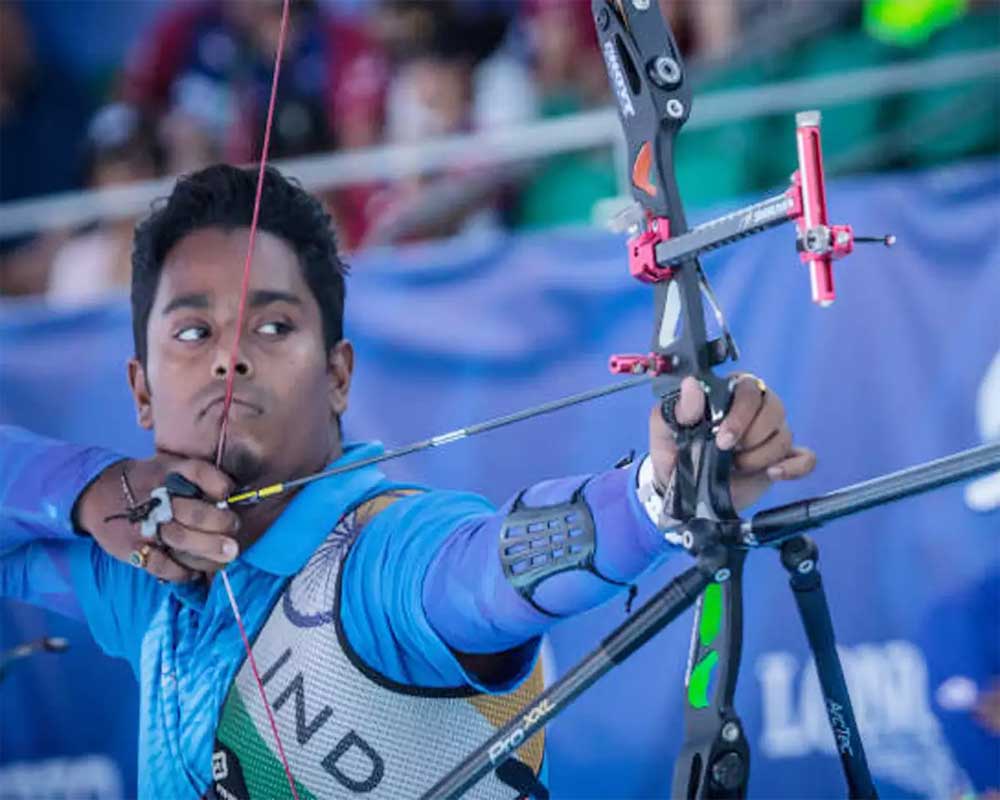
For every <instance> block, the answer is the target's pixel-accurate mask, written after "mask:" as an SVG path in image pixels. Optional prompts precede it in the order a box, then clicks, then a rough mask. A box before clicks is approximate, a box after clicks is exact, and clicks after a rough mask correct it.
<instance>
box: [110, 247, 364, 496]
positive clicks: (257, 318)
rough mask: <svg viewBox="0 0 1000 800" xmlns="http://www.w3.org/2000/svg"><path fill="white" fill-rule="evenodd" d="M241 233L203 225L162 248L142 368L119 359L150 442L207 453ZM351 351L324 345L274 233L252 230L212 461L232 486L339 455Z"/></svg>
mask: <svg viewBox="0 0 1000 800" xmlns="http://www.w3.org/2000/svg"><path fill="white" fill-rule="evenodd" d="M248 243H249V230H248V229H246V228H235V229H232V230H229V231H227V230H224V229H221V228H205V229H201V230H197V231H195V232H193V233H191V234H189V235H188V236H185V237H184V238H183V239H181V240H180V241H178V242H177V244H175V245H174V247H173V248H172V249H171V250H170V251H169V252H168V253H167V255H166V258H165V259H164V262H163V271H162V274H161V276H160V283H159V286H158V288H157V292H156V298H155V300H154V303H153V307H152V310H151V312H150V315H149V322H148V325H147V342H148V344H147V358H146V367H145V369H144V368H143V367H142V365H141V364H139V362H138V361H137V360H133V361H131V362H130V363H129V380H130V383H131V385H132V392H133V396H134V398H135V402H136V408H137V411H138V415H139V424H140V425H141V426H142V427H144V428H148V429H152V430H153V431H154V432H155V437H156V447H157V450H161V451H167V452H171V453H175V454H178V455H183V456H186V457H189V458H201V459H204V460H208V461H214V459H215V448H216V446H217V442H218V439H219V429H220V426H221V422H222V411H223V401H224V398H225V393H226V377H227V374H228V371H229V363H230V358H231V353H232V348H233V342H234V339H235V337H236V317H237V314H238V312H239V301H240V287H241V280H242V273H243V264H244V261H245V259H246V252H247V247H248ZM352 368H353V352H352V349H351V345H350V343H349V342H347V341H341V342H339V343H338V344H337V345H335V346H334V347H333V348H332V349H331V351H330V352H329V353H328V352H327V350H326V347H325V345H324V341H323V324H322V318H321V316H320V310H319V306H318V305H317V303H316V299H315V297H314V296H313V294H312V292H311V291H310V289H309V287H308V285H307V284H306V282H305V279H304V278H303V276H302V270H301V268H300V266H299V263H298V259H297V257H296V255H295V252H294V251H293V250H292V249H291V247H290V246H289V245H288V244H287V243H286V242H285V241H284V240H283V239H281V238H280V237H277V236H274V235H272V234H269V233H266V232H263V231H262V232H259V233H258V234H257V241H256V244H255V247H254V259H253V264H252V265H251V268H250V289H249V294H248V296H247V306H246V313H245V318H244V321H243V331H242V334H241V335H240V337H239V351H238V354H237V359H236V368H235V373H236V375H235V381H234V388H233V402H232V406H231V408H230V410H229V428H228V432H227V435H226V448H225V454H224V457H223V462H222V469H223V470H224V471H225V472H227V473H229V474H230V475H231V476H232V477H233V478H234V479H235V480H236V482H237V483H238V484H239V485H243V486H245V485H250V484H259V483H262V482H271V481H277V480H285V479H288V478H290V477H295V476H298V475H300V474H302V473H304V472H308V471H311V470H315V469H319V468H321V467H322V466H323V465H324V464H325V463H326V462H327V461H328V460H330V459H331V458H333V457H336V456H337V455H339V452H340V441H339V435H338V433H337V425H336V418H337V417H338V416H339V415H340V414H341V413H343V411H344V410H345V409H346V407H347V394H348V389H349V387H350V378H351V370H352Z"/></svg>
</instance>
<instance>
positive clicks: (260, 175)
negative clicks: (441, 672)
mask: <svg viewBox="0 0 1000 800" xmlns="http://www.w3.org/2000/svg"><path fill="white" fill-rule="evenodd" d="M289 5H290V0H283V2H282V6H281V30H280V31H279V33H278V47H277V50H276V51H275V55H274V73H273V75H272V78H271V98H270V100H269V101H268V104H267V121H266V123H265V125H264V142H263V145H262V146H261V153H260V169H259V170H258V172H257V194H256V196H255V197H254V203H253V217H252V219H251V220H250V237H249V243H248V244H247V258H246V262H245V263H244V265H243V282H242V285H241V287H240V306H239V311H238V312H237V314H236V335H235V336H234V337H233V349H232V352H231V353H230V354H229V371H228V372H227V373H226V399H225V401H224V402H223V404H222V425H221V427H220V429H219V444H218V447H217V448H216V450H215V466H216V467H220V466H222V454H223V452H224V450H225V448H226V434H227V433H228V431H229V409H230V406H231V405H232V402H233V387H234V383H235V380H236V360H237V358H239V350H240V337H241V335H242V333H243V318H244V315H245V314H246V305H247V295H248V294H249V293H250V264H251V262H252V261H253V248H254V242H255V241H256V239H257V221H258V220H259V219H260V202H261V196H262V194H263V191H264V170H265V168H266V167H267V152H268V148H269V147H270V145H271V125H272V123H273V122H274V106H275V101H276V100H277V97H278V77H279V75H280V74H281V57H282V53H283V52H284V49H285V33H286V31H287V29H288V9H289ZM219 574H220V575H221V576H222V583H223V584H224V585H225V587H226V594H227V595H228V596H229V605H230V607H231V608H232V609H233V616H234V617H235V618H236V626H237V627H238V628H239V631H240V637H241V638H242V639H243V649H244V650H246V654H247V661H248V662H249V664H250V670H251V672H253V677H254V681H256V683H257V689H258V690H259V692H260V699H261V700H262V701H263V703H264V709H265V710H266V711H267V719H268V722H270V723H271V733H273V734H274V742H275V744H276V745H277V747H278V756H279V757H280V758H281V766H282V767H283V768H284V770H285V777H286V778H287V779H288V788H289V789H290V790H291V792H292V797H294V798H295V800H299V793H298V791H297V790H296V788H295V779H294V778H293V777H292V769H291V767H290V766H289V765H288V757H287V756H286V755H285V748H284V746H283V745H282V744H281V736H280V735H279V734H278V723H277V722H276V721H275V719H274V711H273V710H272V709H271V704H270V703H269V702H268V701H267V694H266V693H265V691H264V682H263V681H262V680H261V678H260V671H259V670H258V669H257V661H256V659H255V658H254V657H253V648H252V647H251V646H250V639H249V637H248V636H247V632H246V628H245V627H244V625H243V617H242V615H241V614H240V609H239V606H238V605H237V603H236V595H235V594H234V593H233V587H232V585H231V584H230V583H229V576H228V575H227V574H226V571H225V570H224V569H223V570H220V572H219Z"/></svg>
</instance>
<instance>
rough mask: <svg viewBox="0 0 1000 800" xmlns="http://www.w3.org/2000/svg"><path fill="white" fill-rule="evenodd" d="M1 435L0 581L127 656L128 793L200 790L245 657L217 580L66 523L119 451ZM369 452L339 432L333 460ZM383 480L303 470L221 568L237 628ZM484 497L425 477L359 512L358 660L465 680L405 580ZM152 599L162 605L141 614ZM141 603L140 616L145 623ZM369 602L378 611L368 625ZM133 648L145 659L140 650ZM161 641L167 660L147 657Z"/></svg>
mask: <svg viewBox="0 0 1000 800" xmlns="http://www.w3.org/2000/svg"><path fill="white" fill-rule="evenodd" d="M2 435H3V446H0V454H2V456H0V459H2V461H3V463H2V468H0V474H2V475H3V476H4V477H3V479H2V480H0V553H2V554H3V558H2V561H0V563H2V584H0V589H2V593H3V595H5V596H9V597H16V598H19V599H23V600H26V601H29V602H32V603H35V604H37V605H42V606H45V607H48V608H51V609H54V610H57V611H60V612H62V613H66V614H69V615H71V616H75V617H78V618H82V619H84V620H85V621H86V623H87V624H88V626H89V628H90V630H91V632H92V634H93V636H94V638H95V640H96V641H97V642H98V644H99V645H100V646H101V647H102V648H103V650H104V651H105V652H107V653H108V654H109V655H113V656H120V657H122V658H124V659H126V660H127V661H128V662H129V664H131V666H132V669H133V670H134V672H135V675H136V678H137V679H138V681H139V683H140V691H141V712H140V713H141V718H140V721H139V736H140V747H139V793H140V796H142V797H190V796H192V795H193V794H201V793H203V792H204V791H205V790H206V788H207V787H208V785H209V782H210V779H211V755H212V744H213V737H214V735H215V729H216V726H217V723H218V719H219V711H220V708H221V707H222V703H223V700H224V699H225V695H226V692H227V691H228V689H229V686H230V684H231V682H232V679H233V676H234V674H235V672H236V670H237V669H238V668H239V666H240V664H241V663H242V662H243V660H244V658H245V652H244V649H243V644H242V641H241V639H240V636H239V632H238V629H237V627H236V626H235V624H234V622H233V612H232V610H231V608H230V605H229V601H228V599H227V596H226V592H225V587H224V586H223V584H222V581H220V580H218V579H216V580H214V581H213V582H212V583H211V585H210V586H207V587H206V586H205V584H203V583H191V584H161V583H159V582H158V581H157V580H156V579H154V578H153V577H152V576H150V575H149V574H148V573H146V572H143V571H141V570H138V569H135V568H134V567H132V566H130V565H128V564H125V563H123V562H120V561H118V560H116V559H114V558H112V557H111V556H109V555H108V554H106V553H105V552H104V551H103V550H101V548H100V547H99V546H98V545H97V544H96V542H94V541H93V540H92V539H90V538H89V537H85V536H80V535H79V534H77V533H75V532H74V531H73V529H72V526H71V524H70V511H71V509H72V505H73V503H74V501H75V499H76V497H77V496H78V495H79V494H80V492H81V491H82V489H83V488H84V487H85V486H86V485H87V484H88V483H89V482H90V480H92V479H93V478H94V477H96V475H97V474H98V473H99V472H100V471H101V470H102V469H104V468H105V467H107V466H108V465H109V464H111V463H113V462H114V461H115V460H117V459H118V458H120V457H118V456H115V455H113V454H110V453H106V452H102V451H99V450H96V449H91V448H79V447H74V446H72V445H65V444H60V443H54V442H51V441H49V440H46V439H43V438H41V437H37V436H34V435H32V434H28V433H26V432H24V431H16V430H13V429H4V430H3V433H2ZM380 452H382V451H381V447H380V446H379V445H376V444H358V445H351V446H348V447H347V448H346V450H345V452H344V455H343V456H342V457H341V459H339V460H338V461H337V462H336V464H337V465H340V464H346V463H349V462H351V461H355V460H359V459H364V458H370V457H371V456H374V455H378V454H379V453H380ZM41 476H44V477H41ZM392 488H395V485H394V484H392V483H390V482H389V481H388V480H387V479H386V478H385V476H384V475H382V474H381V473H380V472H379V471H378V470H377V469H376V468H375V467H366V468H362V469H358V470H356V471H354V472H350V473H347V474H345V475H341V476H339V477H337V478H334V479H330V480H326V481H318V482H316V483H313V484H311V485H309V486H307V487H305V488H304V489H303V490H302V491H301V492H300V493H299V494H298V495H297V496H296V497H295V498H294V499H293V500H292V502H291V503H290V504H289V505H288V507H287V508H286V510H285V511H284V512H283V513H282V515H281V516H280V517H279V518H278V519H277V520H276V521H275V523H274V524H273V525H272V526H271V528H270V529H269V530H268V531H267V533H266V534H265V535H264V536H263V537H262V538H261V539H260V540H259V541H257V542H256V543H255V544H254V545H253V546H252V547H250V548H248V549H247V550H246V552H245V553H243V554H241V555H240V557H239V558H237V559H236V560H235V561H234V562H233V563H232V564H231V565H230V566H229V567H228V568H227V570H226V572H227V575H228V577H229V581H230V584H231V585H232V588H233V592H234V594H235V596H236V598H237V602H238V604H239V608H240V612H241V614H242V616H243V619H244V624H245V625H246V628H247V632H248V635H249V636H250V637H251V638H252V637H253V636H254V634H255V633H256V631H257V630H259V629H260V627H261V625H262V624H263V623H264V621H265V620H266V618H267V616H268V614H269V612H270V611H271V608H272V606H273V604H274V602H275V600H276V598H277V597H278V595H279V594H280V593H281V591H282V589H283V588H284V586H285V585H286V582H287V579H288V578H289V577H290V576H291V575H294V574H295V573H297V572H298V571H299V570H300V569H301V568H302V566H303V565H304V564H305V563H306V561H307V560H308V558H309V557H310V555H312V553H313V552H314V550H315V549H316V547H317V546H318V545H319V544H320V542H322V541H323V540H324V539H325V538H326V537H327V536H328V535H329V533H330V531H331V530H332V529H333V528H334V526H335V525H336V523H337V521H338V520H339V519H340V518H341V517H342V516H343V515H344V513H345V512H346V511H348V510H349V509H350V508H352V507H353V506H355V505H357V504H358V503H359V502H361V501H362V500H364V499H365V498H367V497H370V496H372V495H373V494H377V493H380V492H384V491H387V490H389V489H392ZM493 511H494V509H493V507H492V506H491V505H490V504H489V503H488V502H487V501H486V500H484V499H483V498H481V497H478V496H476V495H472V494H464V493H458V492H443V491H430V492H421V493H419V494H415V495H412V496H410V497H407V498H405V499H403V500H401V501H399V502H397V503H396V504H394V505H392V506H390V507H389V508H387V509H386V510H384V511H383V512H382V513H380V514H379V515H378V516H376V517H375V518H374V519H373V520H372V521H371V522H369V524H368V525H367V526H366V528H365V534H364V536H362V537H360V538H359V541H358V542H357V544H356V545H355V549H354V552H353V553H352V557H351V558H350V559H349V560H348V561H347V565H346V567H345V570H346V572H345V575H344V581H343V596H342V607H343V609H344V611H343V615H342V624H343V626H344V631H345V633H346V635H347V638H348V640H349V641H350V642H351V644H352V646H353V648H354V649H355V651H356V652H357V653H358V655H359V656H360V657H361V658H362V659H363V660H364V661H365V662H366V663H367V664H370V665H372V666H373V667H374V668H375V669H376V670H378V672H380V673H381V674H383V675H385V676H386V677H388V678H390V679H392V680H395V681H398V682H400V683H406V684H411V685H417V686H430V687H436V686H455V685H460V684H463V683H467V684H472V685H477V680H476V678H475V676H473V675H469V674H467V673H466V672H465V671H464V670H463V669H462V667H461V665H460V664H459V663H458V661H457V660H456V658H455V656H454V655H453V653H452V651H451V650H450V649H449V648H448V647H447V645H446V644H445V643H444V642H443V641H442V640H441V638H440V637H439V636H438V635H437V634H436V633H435V631H434V629H433V628H432V626H431V625H430V623H429V622H428V620H427V618H426V615H425V612H424V607H423V604H422V602H421V598H420V587H421V585H422V576H423V575H424V573H425V572H426V570H427V567H428V562H429V561H430V560H431V559H432V558H433V557H434V555H435V553H436V550H437V547H438V545H439V544H440V541H441V540H442V539H443V538H444V537H445V536H446V535H447V534H448V533H449V532H450V531H451V530H453V529H454V528H455V527H456V525H458V524H459V523H460V522H461V521H463V520H468V519H469V518H471V517H475V516H477V515H489V514H491V513H492V512H493ZM400 525H405V529H406V536H405V537H401V536H390V533H391V532H392V531H394V530H398V529H399V528H400ZM376 562H381V567H380V569H381V570H382V571H383V572H385V573H386V574H392V575H394V576H396V578H397V580H394V581H393V582H392V583H391V585H390V584H387V583H386V582H384V581H378V580H365V579H362V576H363V575H364V574H366V573H367V574H372V573H371V570H372V565H373V564H374V563H376ZM399 587H410V591H400V590H399ZM164 604H167V605H168V608H169V613H167V614H163V613H159V614H156V612H157V611H158V610H159V609H160V608H161V606H163V605H164ZM154 615H155V616H156V624H155V625H153V626H152V627H150V622H151V620H152V619H153V617H154ZM376 615H381V616H384V617H386V618H388V619H390V620H391V624H390V625H372V624H369V622H370V620H371V619H372V618H373V617H374V616H376ZM389 632H391V635H390V634H389ZM164 645H166V646H164ZM143 653H147V654H152V653H156V654H158V656H160V657H161V658H157V659H153V658H146V659H144V658H143ZM164 653H166V654H167V655H168V659H167V660H162V655H163V654H164ZM534 655H535V649H534V648H532V649H531V651H529V652H527V653H525V657H524V665H523V669H522V670H520V672H519V675H518V676H515V678H514V681H516V680H517V679H518V678H519V677H520V676H523V675H524V674H526V673H527V672H528V671H529V669H530V666H531V662H532V660H533V658H534ZM154 662H155V663H154ZM154 667H155V669H154ZM479 688H482V689H484V690H487V687H482V686H480V687H479ZM500 688H502V687H489V689H491V690H494V691H496V690H498V689H500Z"/></svg>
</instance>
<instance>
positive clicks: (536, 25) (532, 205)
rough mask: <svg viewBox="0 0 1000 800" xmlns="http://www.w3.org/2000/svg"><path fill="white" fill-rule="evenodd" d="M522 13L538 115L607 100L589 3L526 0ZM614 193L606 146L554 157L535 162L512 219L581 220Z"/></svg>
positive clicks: (528, 223)
mask: <svg viewBox="0 0 1000 800" xmlns="http://www.w3.org/2000/svg"><path fill="white" fill-rule="evenodd" d="M524 12H525V15H524V26H525V31H526V34H527V40H528V42H529V46H530V57H531V63H532V67H533V71H534V78H535V83H536V86H537V91H538V93H539V114H540V116H542V117H554V116H559V115H562V114H572V113H574V112H578V111H583V110H586V109H589V108H595V107H597V106H601V105H605V104H607V103H608V102H610V101H609V99H608V79H607V75H606V73H605V71H604V61H603V59H602V58H601V54H600V51H599V50H598V48H597V36H596V33H595V32H594V22H593V19H592V18H591V13H590V4H589V3H578V2H574V1H573V0H525V2H524ZM616 193H617V180H616V174H615V167H614V162H613V160H612V157H611V154H610V153H609V152H608V150H607V148H602V149H601V150H598V151H594V152H575V153H565V154H562V155H558V156H553V157H550V158H547V159H545V160H544V161H543V162H542V163H541V164H539V165H538V170H537V172H536V173H535V175H534V176H533V177H532V179H531V180H530V181H528V182H526V183H525V185H524V187H523V188H522V191H521V193H520V197H519V200H518V207H517V211H516V222H517V224H518V225H521V226H524V227H539V226H544V225H555V224H564V223H570V222H585V221H587V220H589V219H590V215H591V209H592V208H593V206H594V204H595V203H596V202H597V201H598V200H600V199H601V198H604V197H611V196H614V195H615V194H616Z"/></svg>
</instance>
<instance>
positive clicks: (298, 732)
mask: <svg viewBox="0 0 1000 800" xmlns="http://www.w3.org/2000/svg"><path fill="white" fill-rule="evenodd" d="M292 695H295V738H296V739H298V742H299V744H300V745H304V744H306V743H307V742H308V741H309V740H310V739H312V737H313V736H314V735H315V733H316V731H318V730H319V729H320V728H322V727H323V724H324V723H325V722H326V721H327V720H328V719H329V718H330V715H331V714H332V713H333V709H332V708H330V706H323V708H322V709H321V710H320V712H319V713H318V714H317V715H316V716H315V717H313V718H312V720H311V721H309V722H306V690H305V681H304V679H303V677H302V673H301V672H300V673H299V674H298V675H296V676H295V677H294V678H293V679H292V682H291V683H290V684H288V686H287V687H286V688H285V691H283V692H282V693H281V695H280V696H279V697H278V699H277V700H275V701H274V703H273V704H272V706H271V707H272V708H273V709H274V711H275V712H277V711H278V709H279V708H281V707H282V706H283V705H284V704H285V703H286V702H287V700H288V698H289V697H291V696H292Z"/></svg>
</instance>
